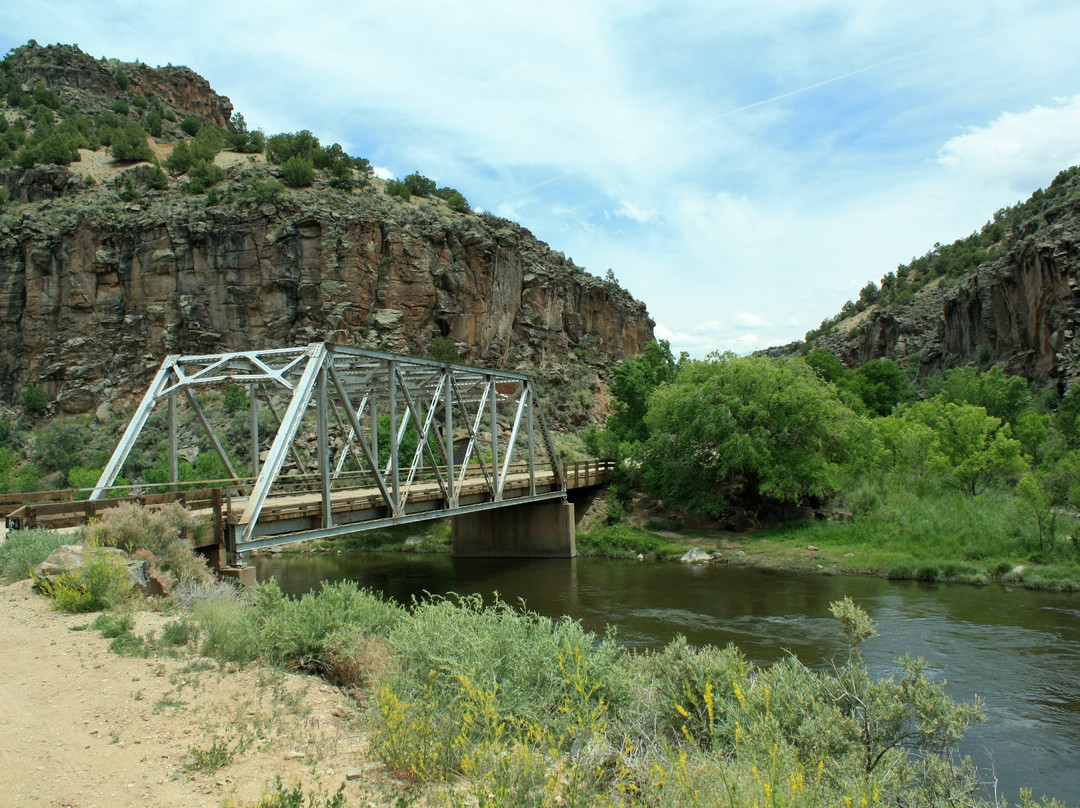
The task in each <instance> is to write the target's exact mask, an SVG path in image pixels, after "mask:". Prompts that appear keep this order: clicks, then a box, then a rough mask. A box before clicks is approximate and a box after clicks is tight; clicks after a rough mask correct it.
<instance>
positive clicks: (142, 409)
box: [90, 354, 180, 499]
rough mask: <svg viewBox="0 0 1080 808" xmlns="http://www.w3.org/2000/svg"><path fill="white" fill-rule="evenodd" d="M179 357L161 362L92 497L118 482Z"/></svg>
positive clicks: (101, 493)
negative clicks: (117, 477)
mask: <svg viewBox="0 0 1080 808" xmlns="http://www.w3.org/2000/svg"><path fill="white" fill-rule="evenodd" d="M179 358H180V357H179V356H178V355H176V354H173V355H172V356H167V357H165V361H164V362H162V363H161V368H160V369H159V370H158V372H157V375H155V376H154V380H153V381H152V382H150V387H149V388H147V390H146V395H144V396H143V399H142V401H141V402H140V403H139V407H138V409H136V410H135V415H134V416H132V418H131V421H130V422H129V423H128V425H127V429H125V430H124V434H123V436H121V438H120V442H119V443H118V444H117V445H116V448H115V449H114V450H113V453H112V457H110V458H109V462H108V463H107V464H106V466H105V469H104V470H103V471H102V472H101V477H100V478H99V479H98V483H97V486H95V488H94V490H93V492H92V493H91V494H90V499H101V498H102V497H103V496H104V495H105V492H106V490H107V489H108V488H109V487H110V486H111V485H112V484H113V483H114V482H116V476H117V475H118V474H119V473H120V469H121V468H122V467H123V465H124V462H125V461H126V460H127V458H128V455H129V454H131V450H132V449H133V448H134V446H135V441H137V440H138V439H139V435H140V434H142V430H143V427H144V426H146V421H147V419H148V418H149V417H150V413H151V412H152V411H153V409H154V405H155V404H156V403H157V398H158V396H159V395H161V391H162V390H164V389H165V385H166V384H167V383H168V381H169V376H170V375H172V374H173V372H174V368H175V367H176V362H177V360H178V359H179Z"/></svg>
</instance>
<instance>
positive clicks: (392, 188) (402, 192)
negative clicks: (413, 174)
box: [386, 180, 412, 202]
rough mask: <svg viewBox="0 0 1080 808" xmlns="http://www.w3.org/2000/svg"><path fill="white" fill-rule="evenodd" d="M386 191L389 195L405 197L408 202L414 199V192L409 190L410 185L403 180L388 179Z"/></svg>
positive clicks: (399, 197)
mask: <svg viewBox="0 0 1080 808" xmlns="http://www.w3.org/2000/svg"><path fill="white" fill-rule="evenodd" d="M386 193H387V195H388V196H394V197H397V198H398V199H404V200H405V201H406V202H408V201H409V200H410V199H412V194H411V193H410V192H409V186H407V185H406V184H405V183H403V182H401V180H387V181H386Z"/></svg>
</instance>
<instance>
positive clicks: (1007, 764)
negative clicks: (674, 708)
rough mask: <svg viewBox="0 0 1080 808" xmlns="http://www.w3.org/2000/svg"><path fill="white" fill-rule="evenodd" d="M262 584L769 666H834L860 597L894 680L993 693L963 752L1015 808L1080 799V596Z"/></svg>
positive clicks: (440, 574)
mask: <svg viewBox="0 0 1080 808" xmlns="http://www.w3.org/2000/svg"><path fill="white" fill-rule="evenodd" d="M256 566H257V567H258V576H259V578H260V580H264V579H266V578H267V577H269V576H273V577H275V578H277V579H278V581H279V583H280V584H281V587H282V589H284V590H285V591H286V592H290V593H293V594H301V593H303V592H307V591H310V590H312V589H315V588H317V587H318V586H319V585H320V584H321V582H322V581H324V580H331V581H332V580H340V579H350V580H354V581H356V582H357V583H358V584H359V585H360V586H365V587H370V588H371V589H375V590H378V591H381V592H384V593H385V594H386V595H388V596H389V597H392V598H394V599H395V600H397V601H399V602H401V603H408V602H409V601H410V600H411V598H412V597H414V596H423V594H424V593H425V592H430V593H433V594H446V593H450V592H459V593H463V594H469V593H474V592H475V593H480V594H482V595H484V596H485V597H486V598H492V597H493V596H494V594H495V593H496V592H497V593H498V594H499V596H500V597H502V599H503V600H506V601H509V602H517V601H518V600H522V601H524V602H525V604H526V605H527V606H528V607H529V608H530V609H532V610H534V611H536V612H539V613H541V614H545V615H548V616H552V617H557V616H561V615H569V616H571V617H573V618H574V619H576V620H578V621H580V622H581V624H582V626H583V627H584V628H586V629H588V630H590V631H594V632H597V633H602V632H603V631H604V630H605V629H606V628H607V627H608V626H611V627H613V628H614V629H615V630H616V633H617V634H616V636H617V639H618V640H619V642H621V643H624V644H626V645H629V646H634V647H642V648H655V647H659V646H663V645H664V644H666V643H667V642H669V641H670V640H671V639H672V638H673V637H674V636H675V635H677V634H683V635H685V636H686V638H687V639H688V640H689V641H690V642H692V643H695V644H699V645H702V644H706V643H710V644H713V645H719V646H723V645H726V644H728V643H735V644H736V645H737V646H739V648H740V649H742V651H743V653H744V654H746V656H747V657H748V658H749V659H751V660H752V661H754V662H756V663H758V664H766V663H769V662H772V661H775V660H776V659H778V658H780V657H782V656H783V655H785V654H789V653H793V654H796V655H797V656H798V657H799V659H801V660H802V661H803V662H804V663H805V664H807V665H810V666H818V665H825V664H828V663H829V661H830V660H831V659H833V657H834V656H835V655H836V654H839V653H842V652H843V650H844V643H843V640H842V638H841V635H840V632H839V629H838V627H837V624H836V622H835V621H834V620H833V619H832V618H831V617H830V615H829V610H828V607H829V604H830V603H831V602H832V601H835V600H839V599H841V598H843V597H845V596H850V597H851V598H853V599H854V600H855V601H856V602H857V603H858V604H859V605H860V606H862V607H863V608H864V609H866V610H867V611H868V612H869V613H870V615H871V616H872V617H873V619H874V620H875V621H876V622H877V624H878V627H879V630H880V632H881V636H880V637H878V638H875V639H873V640H871V641H869V642H868V643H867V644H866V646H865V647H864V650H865V655H866V658H867V662H868V663H869V665H870V666H871V668H872V669H873V670H874V671H875V673H877V674H879V675H896V673H897V671H898V668H897V666H896V664H895V660H896V659H897V658H898V657H900V656H902V655H904V654H905V653H910V654H911V655H912V656H917V657H918V656H921V657H923V658H925V659H926V660H927V662H928V663H929V666H930V667H929V673H930V675H931V676H932V677H933V678H935V679H938V680H947V683H948V684H947V688H948V691H949V693H950V695H952V696H953V698H956V699H963V700H971V699H973V698H975V697H976V696H978V697H979V698H980V699H981V700H982V702H983V706H984V709H985V711H986V715H987V721H986V723H984V724H982V725H980V726H978V727H976V728H975V729H973V730H971V731H970V732H969V733H968V737H967V739H966V740H965V746H964V751H965V753H967V754H970V755H972V757H974V758H975V759H976V761H977V762H978V763H979V764H980V766H986V767H989V764H990V763H991V761H992V762H993V765H994V767H995V768H996V771H997V774H998V777H999V780H1000V784H1001V787H1002V793H1004V794H1005V795H1006V796H1007V797H1008V798H1009V799H1010V800H1012V801H1016V799H1017V794H1018V791H1019V789H1020V787H1022V786H1025V785H1033V786H1035V790H1036V796H1038V795H1039V794H1040V793H1043V792H1045V793H1047V794H1049V795H1051V796H1054V797H1057V798H1058V799H1062V800H1064V801H1065V802H1066V803H1067V804H1069V805H1075V804H1080V770H1078V767H1077V764H1076V760H1077V755H1078V754H1080V697H1078V694H1077V690H1076V671H1077V665H1078V662H1080V608H1078V607H1077V605H1078V602H1080V601H1078V599H1077V597H1076V596H1074V595H1060V594H1052V593H1038V592H1028V591H1026V590H1010V589H1007V588H1004V587H983V588H977V587H969V586H945V585H936V584H922V583H914V582H896V581H885V580H880V579H875V578H847V577H829V576H814V575H810V576H798V575H792V574H787V573H779V572H771V571H766V570H759V569H753V568H736V567H722V566H709V567H694V568H688V567H685V566H683V565H680V564H640V563H637V562H618V561H608V560H602V559H576V560H572V561H565V560H529V559H522V560H512V561H502V560H476V559H460V560H454V559H451V558H449V557H446V556H430V555H399V554H394V555H352V554H341V555H299V556H281V557H277V558H273V557H271V558H264V559H260V560H259V561H257V563H256Z"/></svg>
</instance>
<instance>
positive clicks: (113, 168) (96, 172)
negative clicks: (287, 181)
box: [68, 138, 266, 182]
mask: <svg viewBox="0 0 1080 808" xmlns="http://www.w3.org/2000/svg"><path fill="white" fill-rule="evenodd" d="M148 142H149V144H150V148H151V149H152V150H153V152H154V154H156V155H157V158H158V160H160V161H161V162H162V164H163V165H164V162H165V160H166V159H167V158H168V156H169V155H170V154H172V150H173V144H171V143H156V142H154V140H153V138H150V139H149V141H148ZM265 159H266V157H265V155H262V154H240V153H239V152H230V151H223V152H218V154H217V156H216V157H214V162H215V163H216V164H217V165H219V166H221V167H222V168H225V169H228V168H229V167H230V166H234V165H239V164H241V163H247V162H250V161H252V160H255V161H256V162H262V161H264V160H265ZM137 165H139V163H114V162H113V159H112V155H111V154H110V153H109V151H108V150H107V149H100V150H99V151H90V150H89V149H79V161H78V162H76V163H72V164H71V165H70V166H68V168H70V169H71V171H72V172H73V173H75V174H81V175H82V176H84V177H86V176H92V177H93V178H94V179H95V180H97V181H98V182H109V181H111V180H112V179H113V178H114V177H116V175H117V174H120V173H121V172H123V171H127V170H128V169H129V168H132V167H133V166H137Z"/></svg>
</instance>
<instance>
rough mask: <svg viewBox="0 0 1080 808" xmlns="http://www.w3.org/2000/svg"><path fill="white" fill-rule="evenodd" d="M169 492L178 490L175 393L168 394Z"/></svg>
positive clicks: (178, 452) (178, 451)
mask: <svg viewBox="0 0 1080 808" xmlns="http://www.w3.org/2000/svg"><path fill="white" fill-rule="evenodd" d="M168 399H169V482H170V483H171V485H170V487H169V490H171V491H172V492H173V493H174V494H175V493H176V492H177V491H179V490H180V486H179V482H180V448H179V438H178V435H177V424H176V393H169V395H168Z"/></svg>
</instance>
